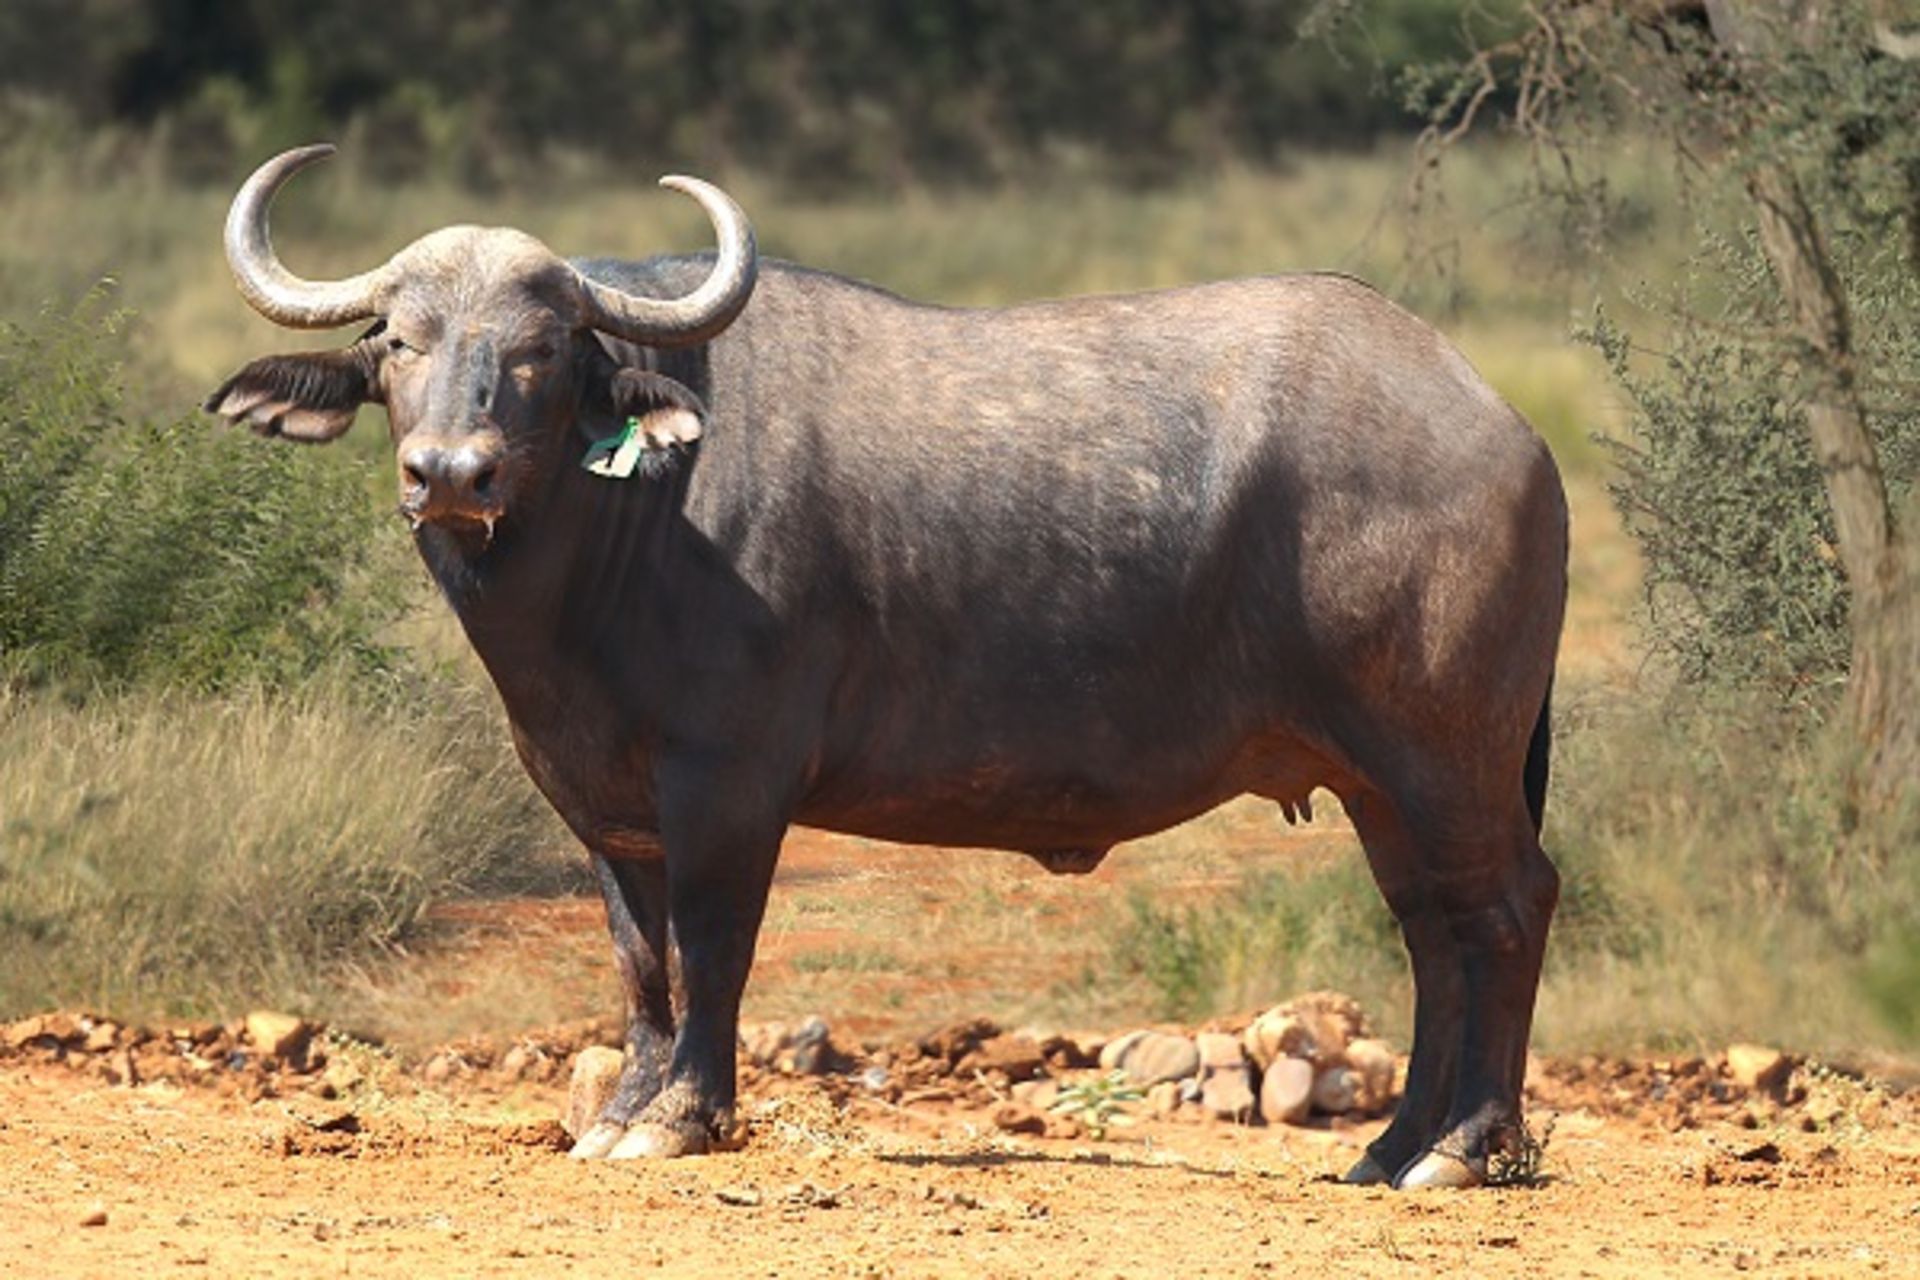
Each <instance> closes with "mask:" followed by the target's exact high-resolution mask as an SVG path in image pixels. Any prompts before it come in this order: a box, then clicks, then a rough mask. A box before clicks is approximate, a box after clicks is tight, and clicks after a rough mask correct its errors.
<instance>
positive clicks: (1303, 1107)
mask: <svg viewBox="0 0 1920 1280" xmlns="http://www.w3.org/2000/svg"><path fill="white" fill-rule="evenodd" d="M1312 1108H1313V1064H1312V1063H1311V1062H1308V1061H1307V1060H1306V1059H1304V1058H1275V1059H1274V1060H1273V1063H1272V1064H1271V1065H1270V1066H1268V1068H1267V1070H1266V1074H1265V1075H1263V1076H1261V1078H1260V1118H1261V1119H1263V1120H1265V1121H1266V1122H1267V1123H1268V1124H1300V1123H1303V1122H1304V1121H1305V1120H1306V1118H1307V1113H1308V1112H1309V1111H1310V1110H1312Z"/></svg>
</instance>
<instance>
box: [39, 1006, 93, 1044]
mask: <svg viewBox="0 0 1920 1280" xmlns="http://www.w3.org/2000/svg"><path fill="white" fill-rule="evenodd" d="M40 1034H41V1035H43V1036H46V1037H47V1038H48V1039H50V1040H54V1041H57V1042H58V1043H59V1044H60V1045H62V1046H66V1045H71V1044H79V1043H81V1042H82V1041H84V1040H85V1039H86V1038H87V1032H86V1029H85V1028H84V1027H82V1026H81V1025H80V1020H79V1019H78V1018H76V1017H74V1016H73V1015H72V1014H70V1013H50V1014H48V1015H46V1017H44V1018H42V1019H40Z"/></svg>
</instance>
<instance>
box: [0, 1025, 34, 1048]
mask: <svg viewBox="0 0 1920 1280" xmlns="http://www.w3.org/2000/svg"><path fill="white" fill-rule="evenodd" d="M43 1022H44V1020H43V1019H41V1018H22V1019H20V1021H18V1022H9V1023H8V1024H7V1028H6V1030H5V1031H0V1044H4V1045H6V1047H7V1048H9V1049H15V1050H18V1049H24V1048H26V1047H27V1046H28V1045H30V1044H32V1043H33V1042H34V1041H35V1040H38V1039H39V1038H40V1028H41V1026H42V1025H43Z"/></svg>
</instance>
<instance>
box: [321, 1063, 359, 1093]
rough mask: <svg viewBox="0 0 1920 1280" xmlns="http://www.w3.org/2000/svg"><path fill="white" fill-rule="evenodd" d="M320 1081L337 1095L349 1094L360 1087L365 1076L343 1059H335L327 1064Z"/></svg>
mask: <svg viewBox="0 0 1920 1280" xmlns="http://www.w3.org/2000/svg"><path fill="white" fill-rule="evenodd" d="M322 1079H324V1080H325V1081H326V1082H327V1083H328V1084H330V1085H332V1086H333V1088H334V1091H335V1092H337V1093H351V1092H353V1091H354V1090H355V1089H357V1088H359V1087H360V1084H361V1083H362V1082H363V1081H364V1080H365V1079H366V1075H365V1074H364V1073H363V1072H362V1071H361V1070H360V1068H358V1067H356V1066H354V1065H353V1063H351V1062H349V1061H347V1060H346V1059H345V1058H335V1059H334V1060H333V1061H332V1062H329V1063H328V1064H327V1074H326V1075H325V1076H323V1077H322Z"/></svg>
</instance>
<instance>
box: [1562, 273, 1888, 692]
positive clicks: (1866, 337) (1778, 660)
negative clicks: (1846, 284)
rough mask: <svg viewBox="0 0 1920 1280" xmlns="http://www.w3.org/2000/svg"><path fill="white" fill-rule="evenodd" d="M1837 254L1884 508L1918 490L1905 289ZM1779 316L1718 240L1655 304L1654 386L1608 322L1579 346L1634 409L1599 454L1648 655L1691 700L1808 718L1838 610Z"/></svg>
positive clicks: (1816, 475)
mask: <svg viewBox="0 0 1920 1280" xmlns="http://www.w3.org/2000/svg"><path fill="white" fill-rule="evenodd" d="M1838 249H1839V251H1840V252H1841V254H1842V255H1843V258H1844V259H1845V260H1846V265H1847V268H1848V269H1847V270H1846V272H1845V278H1847V279H1849V280H1851V281H1853V282H1854V284H1855V290H1854V296H1853V298H1852V304H1853V308H1854V320H1855V328H1856V334H1857V340H1858V341H1859V343H1860V349H1861V353H1862V355H1863V356H1864V357H1866V359H1865V360H1864V361H1863V365H1864V366H1865V367H1867V368H1870V369H1871V370H1872V371H1873V381H1874V382H1875V383H1876V384H1879V385H1881V386H1883V387H1884V388H1885V389H1886V391H1885V394H1883V395H1881V396H1879V397H1877V398H1876V400H1875V402H1874V403H1872V405H1871V408H1872V422H1873V426H1874V429H1875V431H1876V434H1877V436H1878V440H1879V447H1880V450H1881V459H1882V464H1883V466H1884V467H1885V469H1886V473H1887V476H1888V480H1889V482H1890V484H1891V486H1892V488H1893V490H1894V501H1895V504H1896V506H1897V505H1898V504H1899V502H1900V500H1901V498H1900V495H1901V494H1902V493H1903V492H1904V491H1905V490H1906V488H1907V487H1908V486H1910V485H1911V484H1912V483H1913V480H1914V477H1915V474H1916V472H1920V401H1915V400H1914V398H1913V397H1912V396H1911V395H1908V394H1904V393H1900V392H1898V390H1897V389H1898V388H1900V387H1902V386H1908V387H1910V386H1912V385H1913V384H1914V383H1915V382H1916V381H1920V275H1916V274H1915V272H1914V271H1912V270H1911V269H1909V268H1908V267H1907V266H1905V265H1903V264H1901V263H1900V262H1898V261H1888V262H1879V261H1878V260H1877V259H1878V258H1879V257H1885V256H1887V255H1886V251H1885V249H1884V246H1880V247H1874V246H1868V245H1865V244H1861V243H1858V242H1855V241H1852V240H1849V239H1843V240H1842V241H1841V242H1840V244H1839V245H1838ZM1896 256H1897V255H1896ZM1710 295H1717V296H1718V298H1719V301H1718V302H1717V303H1714V304H1713V305H1711V306H1709V305H1708V299H1709V297H1710ZM1782 305H1783V304H1782V302H1781V300H1780V298H1779V295H1778V291H1777V289H1776V288H1775V286H1774V284H1773V278H1772V276H1771V274H1770V273H1769V272H1768V270H1767V267H1766V263H1765V260H1764V258H1763V257H1762V255H1761V253H1760V250H1759V247H1758V246H1757V245H1756V244H1754V243H1752V242H1751V241H1749V240H1744V239H1725V238H1716V239H1713V240H1710V241H1709V243H1708V246H1707V248H1706V249H1705V250H1703V251H1702V253H1701V254H1700V255H1699V256H1697V257H1696V259H1695V261H1694V263H1693V266H1692V270H1691V271H1690V272H1689V274H1688V276H1687V278H1686V280H1685V283H1684V284H1683V285H1682V286H1681V288H1680V289H1679V290H1677V291H1676V293H1675V295H1674V296H1672V297H1671V298H1668V299H1664V300H1661V301H1660V303H1659V307H1660V311H1661V312H1662V314H1663V315H1664V317H1665V318H1666V320H1667V321H1668V323H1669V324H1670V326H1671V332H1670V334H1669V336H1668V338H1667V345H1666V349H1665V350H1664V352H1662V353H1660V354H1659V357H1658V361H1657V366H1656V367H1655V368H1651V369H1649V368H1647V367H1645V363H1644V362H1643V361H1642V360H1641V359H1640V358H1639V356H1640V354H1641V353H1639V352H1637V351H1636V350H1635V348H1634V346H1633V344H1632V343H1631V341H1630V340H1629V337H1628V335H1627V334H1626V333H1625V331H1623V330H1622V329H1621V328H1620V327H1619V326H1618V325H1616V324H1614V323H1613V322H1612V321H1610V320H1609V319H1608V318H1607V317H1606V316H1604V315H1602V316H1601V318H1600V321H1599V323H1598V324H1597V325H1596V327H1595V329H1594V331H1593V333H1592V335H1591V336H1592V338H1593V341H1594V342H1595V343H1596V344H1597V345H1598V346H1599V347H1600V349H1601V351H1602V353H1603V354H1604V355H1605V357H1606V359H1607V362H1608V364H1609V365H1610V366H1611V368H1612V370H1613V373H1614V376H1615V378H1616V379H1617V381H1618V383H1619V385H1620V386H1621V387H1622V388H1623V389H1624V390H1625V391H1626V393H1627V397H1628V400H1629V402H1630V404H1631V406H1632V409H1633V423H1632V427H1633V434H1632V436H1631V438H1629V439H1625V440H1618V439H1616V440H1607V441H1604V442H1603V443H1604V444H1605V445H1606V446H1607V447H1608V448H1609V449H1610V450H1611V451H1612V453H1613V454H1614V456H1615V458H1616V459H1617V461H1618V462H1619V465H1620V475H1619V478H1618V479H1617V480H1616V481H1615V482H1614V484H1613V485H1612V489H1613V494H1614V499H1615V501H1616V503H1617V504H1618V506H1619V508H1620V511H1621V513H1622V516H1623V517H1624V520H1625V523H1626V527H1627V530H1628V532H1629V533H1630V534H1632V536H1633V537H1634V539H1635V540H1636V541H1637V542H1638V543H1639V545H1640V551H1641V554H1642V557H1643V559H1644V561H1645V565H1646V579H1645V583H1646V615H1645V637H1646V640H1647V643H1648V645H1649V646H1650V647H1651V648H1652V649H1653V651H1654V652H1655V653H1656V654H1658V655H1659V656H1661V657H1663V658H1665V659H1668V660H1670V661H1671V662H1672V663H1673V664H1674V665H1675V667H1676V668H1677V674H1678V675H1679V677H1680V678H1681V679H1682V680H1683V681H1685V682H1686V683H1688V684H1690V685H1697V686H1704V687H1710V688H1717V689H1741V688H1756V687H1757V688H1764V689H1767V690H1770V691H1771V692H1773V693H1774V694H1776V695H1778V696H1779V697H1781V698H1783V699H1785V700H1786V701H1788V702H1790V703H1793V704H1796V705H1800V706H1803V707H1808V706H1817V705H1818V704H1819V702H1820V700H1821V698H1822V696H1823V695H1824V694H1830V693H1831V692H1832V690H1833V689H1834V687H1835V686H1837V685H1838V684H1839V683H1840V682H1842V681H1843V680H1844V679H1845V676H1846V669H1847V662H1848V657H1849V653H1850V634H1849V631H1848V625H1847V607H1848V598H1847V586H1846V579H1845V577H1844V575H1843V574H1842V572H1841V567H1840V563H1839V557H1838V555H1837V552H1836V548H1835V541H1834V538H1835V534H1834V528H1833V513H1832V511H1831V509H1830V507H1829V505H1828V501H1827V495H1826V489H1825V482H1824V479H1823V477H1822V475H1821V470H1820V465H1819V463H1818V461H1817V460H1816V459H1815V458H1814V455H1813V448H1812V445H1811V443H1810V442H1809V439H1808V434H1807V425H1806V422H1805V416H1806V411H1807V399H1806V397H1807V394H1808V391H1809V387H1808V386H1807V385H1806V383H1805V381H1804V380H1802V379H1801V378H1799V377H1798V376H1796V375H1797V370H1796V369H1795V367H1794V356H1793V352H1792V350H1791V349H1790V348H1789V347H1788V346H1787V344H1785V343H1784V341H1783V340H1781V339H1779V338H1778V337H1776V336H1773V335H1776V334H1778V332H1779V322H1778V320H1777V317H1778V316H1779V315H1780V314H1781V311H1782Z"/></svg>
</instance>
